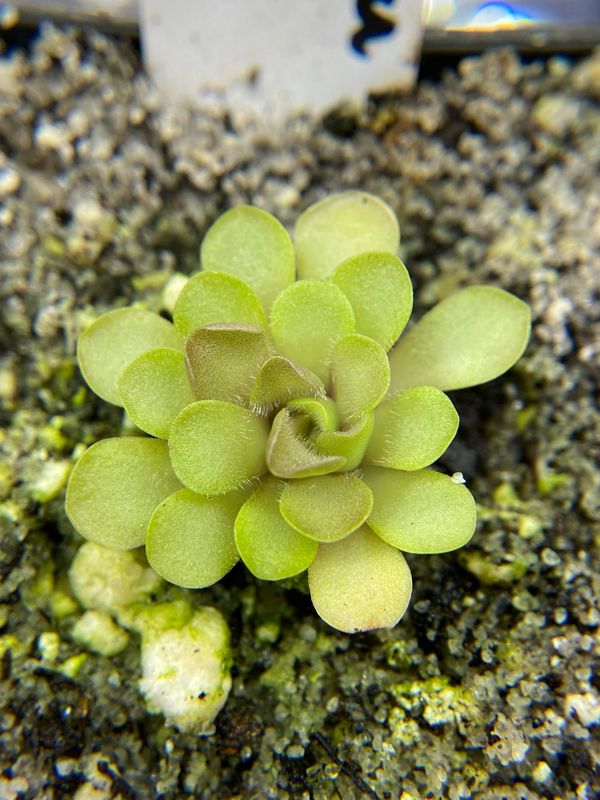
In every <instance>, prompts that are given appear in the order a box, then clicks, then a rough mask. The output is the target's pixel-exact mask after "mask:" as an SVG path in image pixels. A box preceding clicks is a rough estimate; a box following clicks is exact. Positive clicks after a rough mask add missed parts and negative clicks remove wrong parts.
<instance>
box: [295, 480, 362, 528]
mask: <svg viewBox="0 0 600 800" xmlns="http://www.w3.org/2000/svg"><path fill="white" fill-rule="evenodd" d="M372 507H373V495H372V494H371V490H370V489H369V487H368V486H367V485H366V484H365V483H363V482H362V481H361V480H360V478H357V477H356V475H348V474H344V475H322V476H321V477H319V478H304V479H303V480H297V481H288V482H287V484H286V487H285V489H284V490H283V493H282V495H281V500H280V503H279V510H280V511H281V514H282V516H283V517H284V519H285V520H286V521H287V522H289V524H290V525H291V526H292V527H294V528H296V530H297V531H299V532H300V533H303V534H304V535H305V536H308V537H309V538H310V539H314V540H315V541H317V542H337V541H338V540H339V539H343V538H344V536H347V535H348V534H349V533H352V531H355V530H356V529H357V528H360V526H361V525H362V524H363V522H364V521H365V520H366V519H367V517H368V516H369V514H370V513H371V508H372Z"/></svg>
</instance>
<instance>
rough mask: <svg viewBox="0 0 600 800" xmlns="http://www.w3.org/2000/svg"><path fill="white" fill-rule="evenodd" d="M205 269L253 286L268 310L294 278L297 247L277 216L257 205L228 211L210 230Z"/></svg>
mask: <svg viewBox="0 0 600 800" xmlns="http://www.w3.org/2000/svg"><path fill="white" fill-rule="evenodd" d="M200 260H201V262H202V266H203V267H204V269H205V270H209V271H213V270H217V271H218V272H227V273H229V274H231V275H235V276H236V277H237V278H241V279H242V280H243V281H245V282H246V283H247V284H248V285H249V286H252V288H253V289H254V291H255V292H256V294H257V295H258V297H259V298H260V300H261V301H262V303H263V305H264V307H265V309H266V310H267V311H268V310H269V309H270V307H271V305H272V303H273V301H274V300H275V298H276V297H277V295H278V294H280V292H282V291H283V290H284V289H285V288H286V287H287V286H289V285H290V284H291V283H292V282H293V280H294V276H295V263H294V262H295V257H294V248H293V245H292V242H291V239H290V237H289V234H288V233H287V231H286V230H285V228H284V227H283V225H282V224H281V223H280V222H279V221H278V220H277V219H275V217H273V216H271V214H268V213H267V212H266V211H262V210H261V209H260V208H255V207H254V206H238V207H237V208H232V209H231V210H229V211H227V212H225V214H223V215H222V216H220V217H219V218H218V219H217V221H216V222H215V223H214V224H213V225H212V226H211V227H210V229H209V230H208V233H207V234H206V236H205V237H204V241H203V242H202V247H201V249H200Z"/></svg>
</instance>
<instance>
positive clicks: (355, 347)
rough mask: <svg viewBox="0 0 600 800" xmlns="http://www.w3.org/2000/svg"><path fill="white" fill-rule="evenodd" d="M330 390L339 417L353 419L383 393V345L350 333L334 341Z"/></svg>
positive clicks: (386, 367)
mask: <svg viewBox="0 0 600 800" xmlns="http://www.w3.org/2000/svg"><path fill="white" fill-rule="evenodd" d="M331 381H332V391H333V396H334V398H335V402H336V405H337V407H338V409H339V411H340V415H341V418H342V421H343V422H344V423H347V424H352V423H354V422H356V421H357V420H358V419H359V418H360V417H362V416H363V415H364V414H366V412H367V411H372V410H373V409H374V408H375V406H377V405H378V403H380V402H381V400H382V399H383V398H384V397H385V394H386V392H387V390H388V386H389V385H390V365H389V362H388V358H387V355H386V352H385V350H384V349H383V347H382V346H381V345H379V344H377V342H375V341H373V339H369V338H368V336H361V335H360V334H358V333H354V334H352V335H351V336H345V337H344V338H343V339H340V341H339V342H338V343H337V344H336V346H335V348H334V350H333V354H332V357H331Z"/></svg>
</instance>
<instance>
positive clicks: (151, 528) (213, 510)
mask: <svg viewBox="0 0 600 800" xmlns="http://www.w3.org/2000/svg"><path fill="white" fill-rule="evenodd" d="M246 494H247V493H243V492H230V493H229V494H226V495H222V496H221V497H201V496H200V495H197V494H195V493H194V492H191V491H190V490H189V489H180V490H179V491H178V492H175V494H172V495H171V496H170V497H167V499H166V500H165V501H164V502H163V503H161V505H159V506H158V508H157V509H156V511H155V512H154V514H153V515H152V518H151V520H150V524H149V525H148V537H147V539H146V556H147V558H148V563H149V564H150V566H151V567H152V569H153V570H154V571H155V572H158V574H159V575H162V577H163V578H165V580H167V581H169V583H174V584H175V585H176V586H184V587H186V588H188V589H201V588H203V587H204V586H212V584H213V583H216V582H217V581H219V580H221V578H222V577H223V576H224V575H226V574H227V573H228V572H229V570H230V569H231V568H232V567H233V566H234V564H235V563H236V562H237V560H238V554H237V550H236V549H235V541H234V538H233V524H234V521H235V517H236V514H237V513H238V511H239V509H240V506H241V505H242V503H243V502H244V499H245V498H246Z"/></svg>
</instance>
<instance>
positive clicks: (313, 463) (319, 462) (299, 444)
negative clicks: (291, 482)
mask: <svg viewBox="0 0 600 800" xmlns="http://www.w3.org/2000/svg"><path fill="white" fill-rule="evenodd" d="M305 421H308V420H307V418H303V417H301V416H293V415H292V414H291V413H290V412H289V410H288V409H287V408H282V409H281V411H279V412H278V413H277V415H276V417H275V419H274V420H273V425H272V427H271V433H270V434H269V441H268V443H267V464H268V466H269V471H270V472H271V473H272V474H273V475H276V476H277V477H278V478H307V477H310V476H313V475H325V474H326V473H328V472H335V470H337V469H339V468H340V467H343V466H344V464H345V459H344V458H343V457H341V456H338V455H323V454H321V453H317V452H316V451H315V449H314V448H313V446H312V444H311V442H310V441H308V440H307V439H306V438H305V436H304V434H303V431H302V428H301V426H302V425H303V423H304V422H305Z"/></svg>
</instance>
